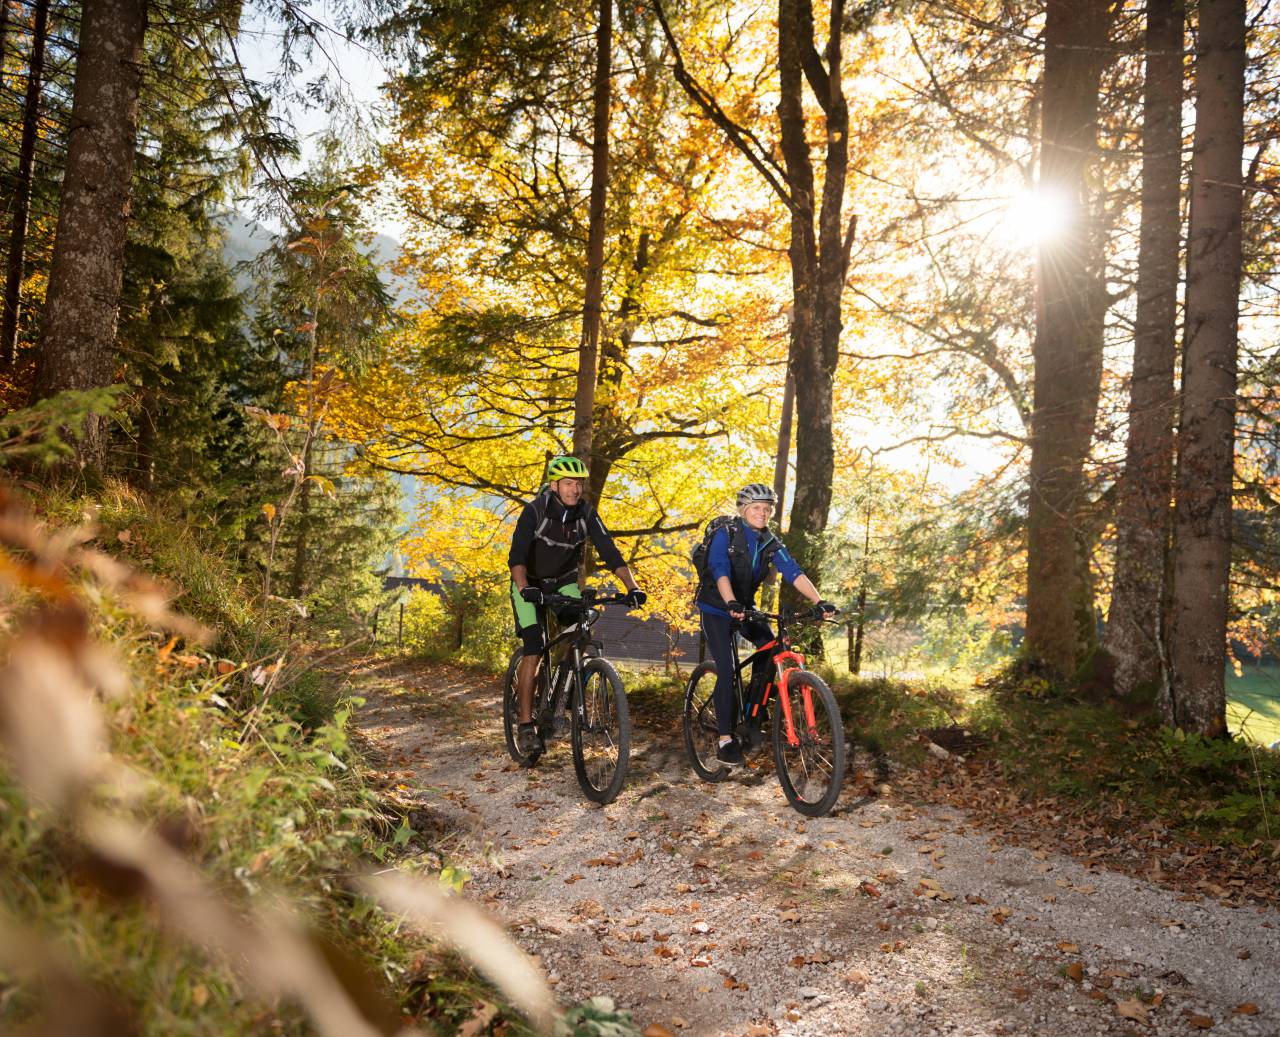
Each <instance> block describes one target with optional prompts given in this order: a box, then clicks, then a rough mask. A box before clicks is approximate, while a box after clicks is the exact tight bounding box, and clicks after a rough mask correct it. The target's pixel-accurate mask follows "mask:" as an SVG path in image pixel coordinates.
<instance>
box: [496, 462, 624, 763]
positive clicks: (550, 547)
mask: <svg viewBox="0 0 1280 1037" xmlns="http://www.w3.org/2000/svg"><path fill="white" fill-rule="evenodd" d="M586 484H587V466H586V465H584V464H583V463H582V462H581V461H580V460H579V459H578V458H576V457H570V456H561V457H555V458H552V459H551V463H550V464H549V465H548V466H547V484H546V486H544V487H543V489H542V492H540V493H539V494H538V495H537V496H536V497H535V498H534V499H533V500H532V501H530V502H529V503H528V504H526V505H525V506H524V510H523V511H521V512H520V518H519V519H518V520H517V522H516V531H515V535H514V536H513V537H512V538H511V552H510V554H509V555H508V557H507V564H508V565H509V566H510V567H511V609H512V612H513V613H514V615H515V623H516V635H517V636H518V637H519V638H520V640H521V641H523V642H524V658H523V659H521V660H520V666H519V668H518V669H517V671H516V695H517V697H518V698H519V701H520V717H519V721H520V723H519V726H518V728H517V730H516V745H517V748H518V749H519V750H520V752H522V753H525V754H529V753H532V752H535V751H537V750H538V749H539V748H540V745H539V735H538V729H537V726H536V725H535V724H534V722H533V681H534V677H535V675H536V674H537V671H538V660H539V657H540V655H541V652H542V649H543V647H544V645H545V643H546V642H545V635H544V633H543V624H542V613H543V609H544V608H545V606H544V604H543V599H544V597H545V596H546V595H548V594H563V595H568V596H569V597H575V598H576V597H581V593H580V592H579V590H578V566H579V564H580V562H581V560H582V551H583V547H584V545H585V544H586V541H587V538H588V537H590V538H591V543H592V544H594V545H595V549H596V551H597V552H598V553H599V555H600V558H601V560H602V561H603V562H604V564H605V565H607V566H608V567H609V569H611V570H612V571H613V573H614V575H615V576H617V577H618V579H619V580H621V581H622V583H623V585H624V586H625V587H626V588H627V591H628V594H627V605H628V606H629V607H631V608H638V607H640V606H641V605H643V604H644V603H645V601H646V600H647V595H646V594H645V593H644V591H642V590H641V589H640V588H639V587H638V586H636V581H635V578H634V577H633V576H632V575H631V570H630V569H629V568H628V567H627V563H626V562H625V561H623V559H622V554H621V553H620V552H619V551H618V548H617V546H616V545H615V544H614V542H613V537H611V536H610V535H609V531H608V530H607V529H606V528H605V525H604V523H603V522H602V521H601V520H600V516H599V514H597V512H596V510H595V508H593V507H592V506H591V505H590V504H589V503H588V502H587V501H586V500H584V499H583V496H582V495H583V493H584V491H585V490H586ZM557 619H561V620H563V621H564V622H566V623H567V622H572V621H573V620H574V619H576V617H574V616H570V615H569V614H568V613H567V612H565V613H562V614H560V615H558V616H557Z"/></svg>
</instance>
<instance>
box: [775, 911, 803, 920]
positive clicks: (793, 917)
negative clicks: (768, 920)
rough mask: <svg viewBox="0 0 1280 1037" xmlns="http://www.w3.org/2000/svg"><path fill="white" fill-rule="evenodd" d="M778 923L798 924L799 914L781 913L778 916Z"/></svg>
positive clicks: (797, 912) (793, 912) (791, 912)
mask: <svg viewBox="0 0 1280 1037" xmlns="http://www.w3.org/2000/svg"><path fill="white" fill-rule="evenodd" d="M778 921H780V922H798V921H800V912H799V911H783V912H782V913H781V914H780V915H778Z"/></svg>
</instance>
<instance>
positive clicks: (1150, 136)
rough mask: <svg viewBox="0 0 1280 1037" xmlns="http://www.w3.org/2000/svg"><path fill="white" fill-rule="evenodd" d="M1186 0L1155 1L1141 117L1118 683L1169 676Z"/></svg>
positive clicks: (1150, 682)
mask: <svg viewBox="0 0 1280 1037" xmlns="http://www.w3.org/2000/svg"><path fill="white" fill-rule="evenodd" d="M1184 20H1185V15H1184V10H1183V0H1148V2H1147V40H1146V50H1147V68H1146V91H1145V99H1144V103H1143V116H1142V135H1143V153H1142V226H1141V231H1140V234H1139V243H1138V300H1137V313H1136V314H1135V320H1134V334H1133V376H1132V383H1131V385H1130V389H1129V441H1128V447H1127V451H1126V455H1125V465H1124V475H1123V477H1122V478H1121V480H1120V484H1119V487H1118V489H1119V499H1118V501H1117V506H1116V567H1115V583H1114V587H1113V590H1112V594H1111V611H1110V614H1109V616H1108V617H1107V649H1108V651H1109V652H1110V653H1111V655H1112V657H1113V658H1114V660H1115V690H1116V693H1117V695H1119V696H1120V697H1122V698H1128V697H1131V696H1134V695H1135V694H1136V695H1138V696H1140V697H1145V696H1146V695H1148V694H1150V693H1152V692H1154V691H1155V690H1156V689H1157V688H1159V687H1160V686H1161V685H1162V684H1163V682H1162V680H1161V671H1162V667H1163V653H1162V651H1161V648H1160V646H1161V644H1162V635H1163V623H1164V612H1165V599H1166V594H1165V578H1164V576H1165V565H1166V560H1167V558H1166V555H1167V548H1168V542H1169V530H1170V518H1171V511H1170V508H1169V502H1170V497H1171V495H1172V492H1173V423H1174V420H1175V418H1176V415H1175V413H1174V401H1175V388H1174V367H1175V361H1176V356H1177V319H1178V318H1177V311H1178V260H1179V257H1178V246H1179V241H1180V237H1181V225H1182V217H1181V212H1180V208H1179V199H1180V190H1181V183H1182V95H1183V91H1182V72H1183V68H1182V66H1183V61H1182V46H1183V28H1184V25H1183V23H1184Z"/></svg>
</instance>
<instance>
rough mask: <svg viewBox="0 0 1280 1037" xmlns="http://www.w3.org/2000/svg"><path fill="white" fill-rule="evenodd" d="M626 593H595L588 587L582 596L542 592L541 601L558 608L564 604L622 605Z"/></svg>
mask: <svg viewBox="0 0 1280 1037" xmlns="http://www.w3.org/2000/svg"><path fill="white" fill-rule="evenodd" d="M626 600H627V595H625V594H606V595H597V594H596V593H594V592H593V591H592V590H590V588H588V589H587V591H586V592H584V593H583V595H582V597H580V598H579V597H577V596H575V595H573V594H543V596H542V601H543V604H545V605H550V606H551V607H552V608H559V607H562V606H565V605H572V606H574V607H575V608H591V607H592V606H593V605H622V604H625V603H626Z"/></svg>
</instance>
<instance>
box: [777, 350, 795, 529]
mask: <svg viewBox="0 0 1280 1037" xmlns="http://www.w3.org/2000/svg"><path fill="white" fill-rule="evenodd" d="M795 409H796V380H795V379H794V378H792V377H791V371H790V369H788V370H787V374H786V377H785V378H784V379H783V383H782V414H781V415H780V416H779V417H778V453H777V456H776V457H775V458H774V461H773V492H774V493H776V494H777V495H778V509H777V511H776V512H774V516H773V521H774V522H775V523H776V524H777V525H778V528H782V519H783V510H784V505H785V504H786V502H787V464H788V462H789V461H790V459H791V423H792V419H793V416H794V415H795Z"/></svg>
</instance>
